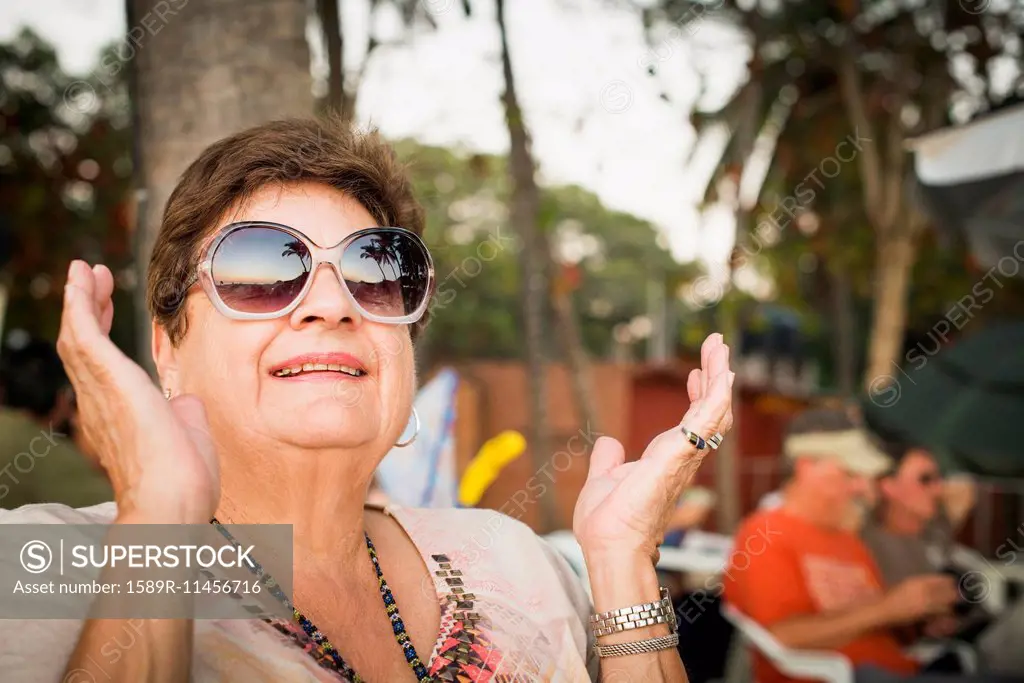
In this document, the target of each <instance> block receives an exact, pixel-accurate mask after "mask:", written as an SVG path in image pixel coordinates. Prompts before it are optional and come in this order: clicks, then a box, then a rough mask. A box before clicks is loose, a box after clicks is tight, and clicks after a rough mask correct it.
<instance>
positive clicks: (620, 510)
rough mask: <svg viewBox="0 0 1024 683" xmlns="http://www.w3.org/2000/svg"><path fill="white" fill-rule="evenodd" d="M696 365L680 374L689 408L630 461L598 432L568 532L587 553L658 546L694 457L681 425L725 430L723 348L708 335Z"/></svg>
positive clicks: (706, 432) (653, 551)
mask: <svg viewBox="0 0 1024 683" xmlns="http://www.w3.org/2000/svg"><path fill="white" fill-rule="evenodd" d="M700 355H701V367H700V369H699V370H693V371H692V372H691V373H690V376H689V377H688V378H687V382H686V389H687V393H689V396H690V408H689V410H687V411H686V415H684V416H683V419H682V421H681V422H680V425H679V426H676V427H673V428H672V429H670V430H668V431H667V432H664V433H662V434H659V435H658V436H657V437H655V439H654V440H653V441H651V443H650V444H649V445H648V446H647V450H645V451H644V454H643V455H642V456H641V457H640V459H639V460H636V461H634V462H628V463H627V462H626V461H625V459H626V452H625V450H624V449H623V447H622V444H620V443H619V442H618V441H616V440H615V439H612V438H609V437H601V438H600V439H598V440H597V442H596V443H595V444H594V450H593V452H592V453H591V456H590V472H589V474H588V475H587V481H586V483H585V484H584V486H583V490H582V491H581V492H580V496H579V498H578V499H577V501H576V510H575V513H574V514H573V532H574V533H575V535H576V539H577V541H578V542H579V543H580V546H581V547H582V548H583V551H584V553H586V554H587V555H588V556H604V555H609V556H618V557H624V556H630V555H632V556H637V555H643V556H650V557H651V558H656V557H657V553H658V546H659V545H660V544H661V542H662V539H663V537H664V533H665V528H666V526H667V524H668V521H669V519H670V518H671V516H672V512H673V510H674V509H675V506H676V501H677V500H678V499H679V495H680V494H681V493H682V491H683V488H684V487H685V486H686V485H687V484H689V483H690V481H691V480H692V479H693V475H694V474H695V473H696V472H697V468H698V467H699V466H700V463H701V461H702V460H703V459H704V457H705V456H706V455H708V454H709V453H710V452H711V447H710V446H708V447H707V448H705V450H703V451H700V452H698V451H697V449H696V447H695V446H693V445H692V444H691V443H690V442H689V441H688V440H687V438H686V436H685V435H684V434H683V432H682V430H681V429H680V426H682V427H686V428H687V429H689V430H690V431H693V432H696V433H697V434H698V435H700V436H701V437H703V438H704V439H705V440H707V439H708V437H710V436H712V435H714V434H715V433H716V432H717V433H719V434H721V435H723V436H725V434H726V433H727V432H728V431H729V428H730V427H732V383H733V379H734V374H733V373H732V372H730V370H729V347H728V346H726V345H725V343H724V342H723V341H722V335H720V334H712V335H711V336H709V337H708V338H707V339H706V340H704V344H703V346H702V347H701V354H700Z"/></svg>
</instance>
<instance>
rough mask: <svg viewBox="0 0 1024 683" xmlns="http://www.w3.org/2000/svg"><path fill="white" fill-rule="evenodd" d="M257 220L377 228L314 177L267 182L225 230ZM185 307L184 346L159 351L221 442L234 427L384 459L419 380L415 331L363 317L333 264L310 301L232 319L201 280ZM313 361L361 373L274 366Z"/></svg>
mask: <svg viewBox="0 0 1024 683" xmlns="http://www.w3.org/2000/svg"><path fill="white" fill-rule="evenodd" d="M253 220H260V221H270V222H274V223H282V224H284V225H288V226H290V227H292V228H295V229H297V230H299V231H300V232H302V233H303V234H305V235H306V236H307V237H308V238H309V239H310V240H312V241H313V242H315V243H316V244H318V245H320V246H322V247H330V246H334V245H335V244H337V243H338V242H340V241H341V240H342V239H344V238H345V237H346V236H347V235H349V234H350V233H352V232H355V231H357V230H360V229H363V228H367V227H373V226H375V225H377V221H375V220H374V219H373V217H372V216H371V215H370V214H369V213H368V212H367V211H366V209H365V208H364V207H363V206H362V205H361V204H359V203H358V202H357V201H355V200H354V199H352V198H351V197H349V196H347V195H345V194H342V193H341V192H338V191H337V190H334V189H332V188H330V187H327V186H325V185H320V184H313V183H296V184H288V185H284V186H272V187H265V188H263V189H262V190H260V191H259V192H258V193H257V194H256V195H255V196H254V197H253V198H252V200H251V201H249V202H248V203H246V204H245V205H244V206H242V207H241V208H240V210H236V211H232V212H229V213H228V215H226V216H225V218H224V219H223V220H222V222H221V224H220V225H218V226H217V227H218V229H219V228H220V227H223V226H224V225H226V224H228V223H233V222H237V221H253ZM186 314H187V315H188V331H187V332H186V334H185V338H184V339H183V340H182V342H181V344H180V345H179V346H178V347H177V348H175V349H171V348H170V345H169V343H166V341H164V343H163V344H161V346H162V347H166V348H162V349H161V350H159V351H158V358H159V357H161V356H164V355H167V354H172V356H173V364H172V366H173V369H169V374H170V375H171V376H170V377H164V375H165V372H167V371H165V368H163V367H161V376H162V378H164V381H165V386H169V387H172V388H173V390H174V391H175V392H176V393H192V394H196V395H197V396H199V398H201V399H202V400H203V402H204V404H205V406H206V410H207V414H208V416H209V418H210V425H211V429H212V430H213V435H214V438H215V439H218V438H219V437H221V436H222V435H230V439H231V442H232V443H237V444H239V446H240V447H243V448H244V447H245V444H246V443H248V444H251V445H253V446H255V445H257V444H260V443H265V442H266V441H268V440H269V441H272V442H279V443H285V444H290V445H293V446H298V447H302V448H346V449H347V448H367V447H369V448H370V449H371V450H373V451H376V452H377V454H378V455H379V456H381V457H382V456H383V455H384V454H385V453H386V452H387V450H388V449H389V448H390V447H391V446H392V445H394V443H395V441H396V440H398V439H399V437H400V436H401V434H402V432H403V430H404V429H405V428H406V425H407V423H408V420H409V415H410V413H411V406H412V398H413V392H414V388H415V370H414V364H413V353H412V343H411V340H410V336H409V328H408V326H407V325H384V324H380V323H374V322H369V321H367V320H365V319H363V318H362V317H361V315H360V313H359V310H358V309H357V308H356V307H355V306H354V305H353V304H352V302H351V300H350V299H349V297H348V296H346V294H345V291H344V289H343V285H342V284H341V283H340V282H339V281H338V278H337V276H336V275H335V272H334V271H333V270H332V269H331V268H329V267H321V268H319V269H318V270H317V272H316V273H314V275H313V284H312V287H311V288H310V290H309V293H308V294H307V295H306V297H305V299H303V300H302V302H301V303H300V304H299V305H298V307H297V308H296V309H295V310H294V311H292V312H291V313H290V314H288V315H286V316H283V317H281V318H276V319H273V320H260V321H238V320H231V319H229V318H226V317H224V316H222V315H220V314H219V313H218V312H217V311H216V309H214V307H213V306H212V305H211V303H210V301H209V299H208V298H207V297H206V295H205V294H204V293H203V292H202V290H201V289H199V288H196V290H194V291H193V292H192V294H191V295H190V296H189V297H188V299H187V308H186ZM159 362H160V361H159V360H158V363H159ZM310 362H313V363H318V362H319V363H324V364H334V365H342V366H353V365H355V366H357V368H356V369H358V370H361V371H362V372H363V373H364V374H362V376H359V377H353V376H352V375H350V374H346V373H345V372H339V371H331V370H327V371H318V372H304V373H302V374H299V375H297V376H287V377H280V376H276V374H275V373H276V372H278V371H280V370H281V369H283V368H292V367H296V366H302V365H304V364H305V363H310ZM161 365H163V364H162V363H161Z"/></svg>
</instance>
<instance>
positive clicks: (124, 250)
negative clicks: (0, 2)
mask: <svg viewBox="0 0 1024 683" xmlns="http://www.w3.org/2000/svg"><path fill="white" fill-rule="evenodd" d="M0 79H2V81H3V83H4V86H5V87H4V88H3V89H0V220H2V221H4V222H5V223H6V224H7V225H8V226H10V229H11V230H12V231H13V233H14V244H13V249H14V252H13V254H12V255H11V256H12V258H11V259H10V263H9V264H8V265H7V267H6V268H5V270H4V273H3V275H2V276H3V278H4V280H5V281H6V282H7V284H8V286H9V287H10V297H11V300H10V303H9V310H8V313H7V319H6V321H5V331H6V330H11V329H15V328H20V329H24V330H26V331H28V332H29V333H30V334H33V335H35V336H39V337H43V338H50V339H53V338H55V337H56V334H57V329H58V327H59V321H60V302H61V296H62V293H63V286H64V279H65V276H66V271H67V265H68V262H69V261H70V260H71V259H72V258H84V259H86V260H88V261H89V262H91V263H96V262H100V261H102V262H104V263H107V264H108V265H110V266H111V269H112V270H113V271H114V272H115V273H118V272H119V270H120V269H121V268H123V267H124V266H126V265H127V264H128V262H129V261H130V253H129V248H128V246H127V244H128V236H127V227H128V226H127V222H126V220H125V213H126V206H125V200H126V199H127V195H128V189H129V178H130V175H131V155H130V148H129V142H130V137H129V131H128V130H127V128H126V123H127V112H126V100H125V93H124V87H123V85H122V84H121V83H120V82H116V81H111V82H109V83H107V84H106V85H104V84H102V83H100V82H98V81H97V80H95V79H92V78H86V79H83V80H76V79H74V78H73V77H71V76H69V75H67V74H65V73H63V71H62V70H61V69H60V66H59V64H58V63H57V59H56V54H55V52H54V50H53V47H52V46H50V45H48V44H47V43H46V42H45V41H43V40H42V39H41V38H40V37H39V36H37V35H35V34H34V33H32V32H31V31H29V30H23V31H22V32H21V33H20V34H19V35H18V36H16V37H15V38H14V39H13V40H12V41H11V42H10V43H8V44H2V45H0ZM115 307H116V308H117V310H118V314H117V316H115V328H114V330H112V336H113V338H114V340H115V341H116V342H117V343H119V344H120V345H121V346H122V348H134V346H133V343H132V341H133V340H132V337H133V333H132V330H133V316H132V305H131V297H130V293H128V292H125V291H124V290H119V291H118V292H117V294H116V296H115Z"/></svg>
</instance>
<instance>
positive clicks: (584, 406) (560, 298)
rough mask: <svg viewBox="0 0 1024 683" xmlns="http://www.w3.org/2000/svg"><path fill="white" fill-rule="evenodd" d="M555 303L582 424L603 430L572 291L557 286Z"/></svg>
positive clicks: (587, 428) (591, 430) (588, 428)
mask: <svg viewBox="0 0 1024 683" xmlns="http://www.w3.org/2000/svg"><path fill="white" fill-rule="evenodd" d="M553 303H554V309H555V316H556V317H557V320H558V329H559V330H561V331H562V335H561V337H562V346H563V349H564V351H565V358H566V362H567V363H568V366H569V378H570V381H571V382H572V393H573V398H574V399H575V401H576V409H577V410H578V411H579V415H580V419H581V420H582V422H583V425H582V427H583V429H584V430H585V431H586V433H587V434H594V433H600V431H601V428H600V426H599V425H600V418H599V416H598V412H597V403H596V402H595V401H594V386H593V383H592V382H591V379H592V377H591V366H590V358H588V357H587V350H586V348H584V346H583V339H582V338H581V335H580V326H579V321H578V320H577V318H576V311H575V307H574V306H573V301H572V293H571V292H569V291H563V290H561V289H559V288H557V287H556V288H555V295H554V302H553Z"/></svg>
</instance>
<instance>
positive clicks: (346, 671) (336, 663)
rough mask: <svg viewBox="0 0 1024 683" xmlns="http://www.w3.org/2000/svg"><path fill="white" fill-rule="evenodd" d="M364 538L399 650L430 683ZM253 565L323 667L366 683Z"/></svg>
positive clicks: (418, 675)
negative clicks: (310, 642)
mask: <svg viewBox="0 0 1024 683" xmlns="http://www.w3.org/2000/svg"><path fill="white" fill-rule="evenodd" d="M210 523H211V524H213V525H214V527H216V529H217V530H218V531H220V533H221V534H223V535H224V537H225V538H227V539H228V541H229V542H230V543H231V545H233V546H235V547H236V548H238V547H239V543H238V541H236V540H235V538H234V537H233V536H232V535H231V533H230V532H229V531H228V530H227V529H225V528H224V526H223V525H222V524H221V523H220V522H218V521H217V519H216V518H213V519H211V520H210ZM363 536H364V537H365V538H366V550H367V551H368V552H369V554H370V561H371V562H373V568H374V571H376V573H377V586H378V588H379V589H380V596H381V599H382V600H383V601H384V611H385V612H387V615H388V618H389V619H391V628H392V630H393V631H394V633H395V640H396V641H397V642H398V645H399V647H401V648H402V652H403V653H404V654H405V661H406V662H408V664H409V668H411V669H412V672H413V674H415V675H416V680H417V681H418V683H429V682H430V680H431V679H430V676H429V675H428V674H427V667H426V666H424V665H423V662H422V661H421V660H420V658H419V655H417V654H416V648H415V647H414V646H413V644H412V640H411V639H410V638H409V634H408V633H406V632H405V622H403V621H402V617H401V615H400V614H399V613H398V603H397V602H395V596H394V595H392V594H391V588H389V587H388V583H387V581H385V580H384V573H383V572H381V569H380V562H379V561H378V559H377V549H376V548H374V546H373V541H371V540H370V535H369V534H367V533H365V532H364V533H363ZM250 562H251V565H250V566H249V571H250V572H252V573H253V574H255V575H256V576H257V577H259V579H260V583H262V584H263V585H264V586H265V587H266V589H267V590H268V591H269V592H270V594H271V595H273V596H274V597H275V598H277V600H278V601H279V602H281V604H283V605H284V606H285V607H286V608H288V609H290V610H291V611H292V618H293V619H294V621H295V622H296V623H297V624H298V625H299V626H301V627H302V630H303V631H305V633H306V635H308V636H309V637H310V638H311V639H312V640H313V642H314V643H316V644H317V647H318V648H319V650H320V653H321V654H323V655H325V656H326V658H325V659H323V660H322V662H323V664H321V665H324V664H326V665H327V668H329V669H332V670H333V671H337V672H338V673H339V674H341V675H342V676H344V677H345V678H346V679H348V680H350V681H352V683H365V681H364V680H363V679H362V678H361V677H360V676H359V674H357V673H356V672H355V670H354V669H353V668H352V667H351V666H349V664H348V662H346V661H345V660H344V659H343V658H342V656H341V653H340V652H338V650H337V648H335V647H334V646H333V645H331V642H330V641H329V640H327V636H325V635H324V634H323V633H322V632H321V631H320V629H318V628H317V627H316V624H314V623H313V622H312V621H310V620H309V619H307V618H306V617H305V615H303V614H302V613H301V612H299V610H298V609H296V608H295V605H293V604H292V602H291V600H289V599H288V596H287V595H285V594H284V591H283V590H281V587H280V586H279V585H278V583H277V581H275V580H274V577H273V576H271V575H270V574H268V573H266V572H265V571H264V570H263V567H262V566H260V564H259V563H258V562H256V561H255V560H250ZM309 654H310V655H311V656H313V657H314V658H315V657H316V655H315V653H313V652H310V653H309Z"/></svg>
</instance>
